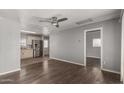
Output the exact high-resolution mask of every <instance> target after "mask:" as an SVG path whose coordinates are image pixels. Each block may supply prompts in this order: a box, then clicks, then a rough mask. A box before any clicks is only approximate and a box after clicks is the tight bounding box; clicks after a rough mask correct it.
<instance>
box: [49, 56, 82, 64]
mask: <svg viewBox="0 0 124 93" xmlns="http://www.w3.org/2000/svg"><path fill="white" fill-rule="evenodd" d="M50 59H55V60H60V61H63V62H67V63H71V64H75V65H80V66H84V64H81V63H76V62H73V61H68V60H64V59H60V58H54V57H50Z"/></svg>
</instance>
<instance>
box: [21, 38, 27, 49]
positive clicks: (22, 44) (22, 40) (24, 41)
mask: <svg viewBox="0 0 124 93" xmlns="http://www.w3.org/2000/svg"><path fill="white" fill-rule="evenodd" d="M21 47H26V39H21Z"/></svg>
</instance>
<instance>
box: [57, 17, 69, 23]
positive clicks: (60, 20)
mask: <svg viewBox="0 0 124 93" xmlns="http://www.w3.org/2000/svg"><path fill="white" fill-rule="evenodd" d="M66 20H68V18H61V19H58V22H62V21H66Z"/></svg>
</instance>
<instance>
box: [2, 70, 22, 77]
mask: <svg viewBox="0 0 124 93" xmlns="http://www.w3.org/2000/svg"><path fill="white" fill-rule="evenodd" d="M20 70H21V69H20V68H19V69H15V70H11V71H7V72H3V73H0V76H2V75H6V74H9V73H13V72H17V71H20Z"/></svg>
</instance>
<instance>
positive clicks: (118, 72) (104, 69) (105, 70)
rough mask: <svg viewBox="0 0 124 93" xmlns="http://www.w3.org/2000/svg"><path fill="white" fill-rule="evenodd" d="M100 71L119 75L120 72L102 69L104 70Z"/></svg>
mask: <svg viewBox="0 0 124 93" xmlns="http://www.w3.org/2000/svg"><path fill="white" fill-rule="evenodd" d="M102 70H103V71H107V72H111V73H116V74H120V72H117V71H113V70H109V69H104V68H102Z"/></svg>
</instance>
